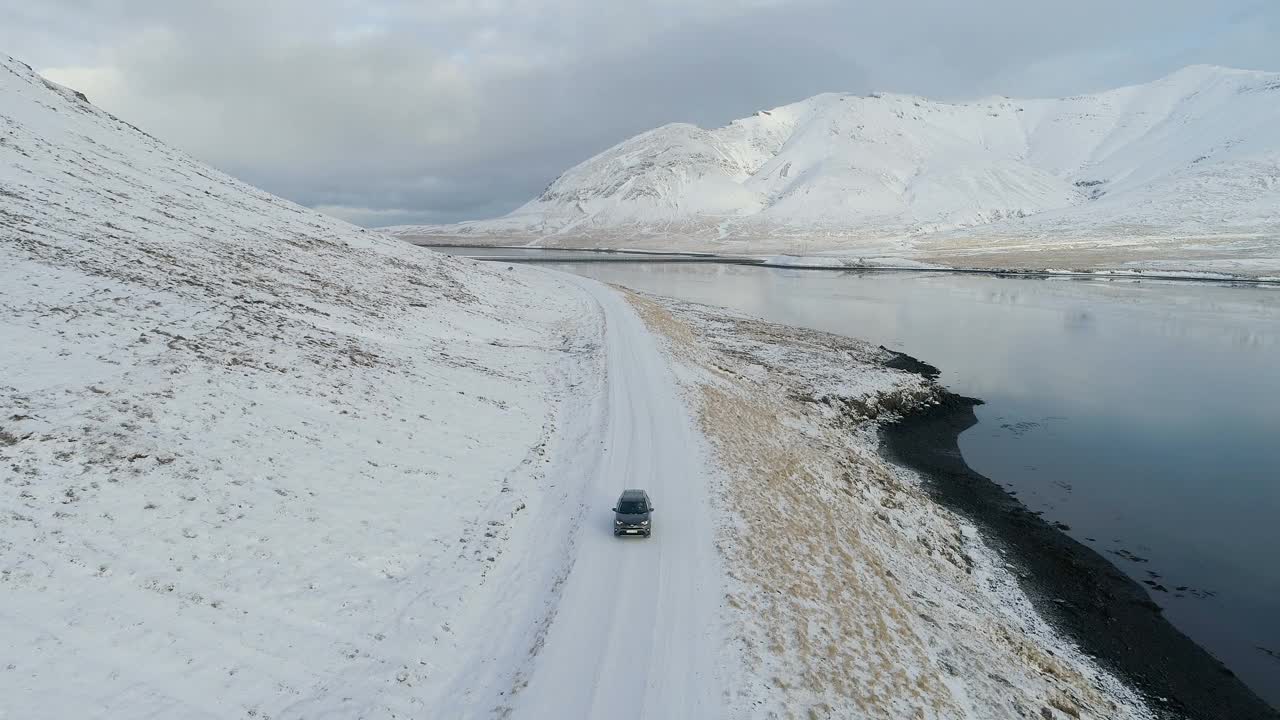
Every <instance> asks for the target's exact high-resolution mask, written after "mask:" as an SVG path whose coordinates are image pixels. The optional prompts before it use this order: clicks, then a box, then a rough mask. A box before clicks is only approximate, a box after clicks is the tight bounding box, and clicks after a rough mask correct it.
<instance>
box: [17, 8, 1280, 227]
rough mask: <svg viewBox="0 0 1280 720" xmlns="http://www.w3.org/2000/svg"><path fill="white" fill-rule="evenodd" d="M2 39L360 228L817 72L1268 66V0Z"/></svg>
mask: <svg viewBox="0 0 1280 720" xmlns="http://www.w3.org/2000/svg"><path fill="white" fill-rule="evenodd" d="M0 52H6V53H8V54H11V55H14V56H15V57H17V58H18V59H21V60H23V61H25V62H27V63H28V64H30V65H32V66H33V67H35V68H36V69H37V70H39V71H41V72H42V73H44V74H45V75H46V76H48V77H49V78H51V79H53V80H56V81H58V82H61V83H63V84H66V85H71V86H73V87H75V88H77V89H79V90H82V91H84V92H85V93H87V94H88V95H89V98H90V99H91V100H92V101H93V102H95V103H96V104H97V105H99V106H100V107H103V108H106V109H107V110H109V111H111V112H114V113H116V114H117V115H120V116H121V117H123V118H125V119H127V120H129V121H131V122H133V123H134V124H136V125H139V126H141V127H143V128H144V129H146V130H149V131H151V132H152V133H153V134H155V135H157V136H159V137H161V138H163V139H165V140H167V141H169V142H170V143H173V144H175V145H177V146H179V147H181V148H183V149H185V150H187V151H188V152H190V153H192V154H193V155H195V156H197V157H199V158H201V159H203V160H205V161H207V162H209V163H211V164H213V165H215V166H217V167H218V168H220V169H222V170H225V171H227V172H230V173H231V174H233V175H236V176H238V177H241V178H243V179H245V180H247V181H249V182H251V183H253V184H255V185H258V186H260V187H263V188H266V189H267V190H270V191H272V192H275V193H277V194H279V195H283V196H285V197H288V198H290V199H292V200H295V201H297V202H300V203H302V204H305V205H310V206H313V207H316V208H319V209H321V210H324V211H326V212H329V213H332V214H334V215H338V216H339V217H343V218H346V219H348V220H351V221H353V222H357V223H360V224H363V225H371V226H376V225H388V224H395V223H406V222H427V223H430V222H452V221H456V220H462V219H469V218H481V217H490V216H494V215H498V214H501V213H504V212H506V211H508V210H511V209H513V208H514V207H516V206H517V205H519V204H521V203H522V202H524V201H525V200H527V199H529V198H530V197H532V196H534V195H536V194H537V193H538V192H540V191H541V189H542V188H543V187H544V186H545V185H546V184H547V183H548V182H550V181H551V180H552V179H554V178H555V176H556V175H558V174H559V173H560V172H561V171H562V170H564V169H566V168H568V167H569V166H571V165H573V164H575V163H577V162H579V161H581V160H584V159H586V158H587V157H590V156H591V155H593V154H594V153H596V152H598V151H600V150H602V149H604V148H606V147H608V146H610V145H612V144H614V143H616V142H618V141H620V140H622V139H625V138H626V137H628V136H630V135H633V134H635V133H637V132H640V131H642V130H646V129H649V128H651V127H654V126H656V125H660V124H662V123H665V122H673V121H687V122H694V123H698V124H700V125H703V126H714V125H721V124H724V123H725V122H728V121H729V120H731V119H733V118H735V117H741V116H744V115H747V114H750V113H751V112H754V111H755V110H757V109H760V108H769V107H774V106H777V105H781V104H784V103H787V102H791V101H794V100H799V99H802V98H805V97H808V96H810V95H813V94H815V93H819V92H826V91H850V92H871V91H877V90H885V91H895V92H908V93H917V94H921V95H929V96H934V97H939V98H943V99H964V98H970V97H977V96H982V95H991V94H1000V95H1010V96H1056V95H1067V94H1075V93H1080V92H1088V91H1095V90H1101V89H1105V88H1108V87H1113V86H1117V85H1122V84H1126V83H1133V82H1144V81H1147V80H1151V79H1154V78H1156V77H1159V76H1161V75H1164V74H1166V73H1168V72H1171V71H1173V70H1175V69H1177V68H1179V67H1182V66H1184V65H1188V64H1192V63H1213V64H1219V65H1230V66H1235V67H1246V68H1251V69H1261V70H1276V71H1280V2H1277V1H1276V0H1196V1H1192V0H1070V1H1068V2H1064V1H1063V0H1052V1H1042V0H984V1H982V2H977V3H962V2H956V1H955V0H863V1H861V2H859V1H855V0H830V1H829V0H701V1H698V0H427V1H422V2H406V1H400V0H363V1H360V0H224V1H222V2H215V1H209V2H174V1H172V0H0Z"/></svg>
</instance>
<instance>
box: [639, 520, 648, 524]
mask: <svg viewBox="0 0 1280 720" xmlns="http://www.w3.org/2000/svg"><path fill="white" fill-rule="evenodd" d="M640 524H641V525H648V524H649V521H648V520H641V521H640Z"/></svg>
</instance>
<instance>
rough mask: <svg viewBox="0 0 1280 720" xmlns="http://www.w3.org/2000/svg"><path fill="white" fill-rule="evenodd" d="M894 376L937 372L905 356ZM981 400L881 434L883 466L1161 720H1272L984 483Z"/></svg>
mask: <svg viewBox="0 0 1280 720" xmlns="http://www.w3.org/2000/svg"><path fill="white" fill-rule="evenodd" d="M898 367H900V368H901V369H903V370H908V371H912V372H917V373H920V374H922V375H926V376H936V373H937V370H936V369H935V368H933V367H932V366H929V365H927V364H925V363H922V362H920V361H918V360H915V359H914V358H911V357H910V356H907V355H899V360H898ZM980 404H981V401H980V400H975V399H973V398H966V397H961V396H959V395H955V394H952V393H947V394H946V395H944V398H943V402H942V403H941V404H939V405H936V406H933V407H931V408H928V409H926V410H923V411H921V412H917V413H914V414H912V415H909V416H907V417H904V418H902V419H901V420H900V421H898V422H897V423H895V424H892V425H888V426H886V427H885V428H883V429H882V431H881V439H882V443H883V445H882V447H883V448H884V450H885V452H886V456H887V457H888V458H889V459H891V460H893V461H895V462H898V463H900V464H902V465H905V466H907V467H909V468H911V469H913V470H915V471H917V472H918V473H920V475H922V476H923V477H924V478H925V479H926V481H927V482H926V486H927V488H928V490H929V492H930V494H931V495H932V496H933V497H934V498H935V500H937V501H938V502H939V503H941V504H942V505H944V506H945V507H947V508H949V509H951V510H953V511H956V512H958V513H960V514H961V515H963V516H964V517H966V518H967V519H968V520H970V521H971V522H973V523H974V524H975V525H976V526H977V527H978V528H979V529H980V531H981V532H982V534H983V536H984V538H985V539H986V540H987V541H988V542H989V543H990V544H991V546H992V547H994V548H997V549H998V550H1000V551H1002V552H1003V553H1004V555H1005V557H1006V558H1007V559H1008V561H1009V562H1010V563H1011V564H1012V565H1013V566H1015V568H1017V569H1018V570H1021V571H1022V572H1019V573H1017V574H1018V577H1019V584H1020V586H1021V587H1022V590H1023V592H1024V593H1026V595H1027V597H1029V598H1030V599H1031V601H1032V603H1033V605H1034V606H1035V608H1036V610H1037V612H1039V613H1040V614H1041V615H1042V616H1043V617H1044V618H1045V619H1046V620H1048V621H1049V622H1050V623H1051V624H1053V625H1054V626H1055V627H1057V628H1058V629H1059V630H1060V631H1062V632H1063V633H1064V634H1065V635H1066V636H1068V637H1070V638H1071V639H1072V640H1073V641H1074V642H1075V643H1076V644H1077V645H1079V647H1080V648H1081V649H1082V650H1083V651H1084V652H1086V653H1088V654H1089V655H1092V656H1094V657H1096V658H1097V659H1098V660H1099V662H1101V663H1102V664H1103V665H1104V666H1105V667H1107V668H1109V669H1110V670H1112V671H1113V672H1115V673H1116V674H1117V675H1118V676H1119V677H1120V678H1122V679H1123V680H1124V681H1126V682H1127V683H1129V684H1130V685H1132V686H1133V687H1134V688H1135V689H1137V690H1139V691H1140V692H1142V693H1143V695H1144V696H1145V697H1146V699H1147V701H1148V703H1149V704H1150V705H1151V706H1152V708H1153V709H1156V710H1158V711H1159V712H1161V713H1163V714H1165V715H1166V716H1167V717H1178V718H1182V717H1185V718H1191V719H1193V720H1255V719H1256V720H1276V719H1277V718H1280V711H1278V710H1277V709H1275V708H1272V707H1271V706H1270V705H1268V704H1267V703H1266V702H1264V701H1263V700H1262V699H1261V698H1259V697H1258V696H1257V695H1256V694H1254V692H1253V691H1252V690H1251V689H1249V688H1248V687H1247V686H1246V685H1245V684H1244V683H1243V682H1241V681H1240V680H1239V679H1238V678H1237V677H1236V676H1235V674H1234V673H1232V672H1231V670H1229V669H1228V668H1227V667H1226V666H1225V665H1223V664H1222V663H1221V662H1220V661H1219V660H1217V659H1216V658H1214V657H1213V656H1212V655H1210V654H1209V653H1208V652H1207V651H1206V650H1204V649H1203V648H1201V647H1200V646H1199V645H1197V644H1196V643H1195V642H1193V641H1192V640H1191V639H1190V638H1188V637H1187V636H1186V635H1183V634H1182V632H1181V631H1179V630H1178V629H1177V628H1175V627H1174V626H1173V624H1172V623H1170V622H1169V621H1168V620H1166V619H1165V617H1164V615H1163V614H1162V611H1161V609H1160V608H1159V606H1157V605H1156V604H1155V603H1154V602H1152V601H1151V598H1150V596H1149V595H1148V594H1147V592H1146V590H1145V589H1144V588H1143V587H1142V586H1141V585H1140V584H1138V583H1137V582H1136V581H1134V580H1132V579H1130V578H1129V577H1128V576H1126V575H1124V574H1123V573H1122V572H1120V571H1119V570H1118V569H1117V568H1116V567H1115V566H1114V565H1112V564H1111V563H1110V562H1108V561H1107V560H1106V559H1105V558H1104V557H1103V556H1101V555H1100V554H1098V553H1097V552H1096V551H1094V550H1093V549H1091V548H1089V547H1087V546H1085V545H1083V544H1081V543H1079V542H1077V541H1075V540H1074V539H1072V538H1071V537H1070V536H1068V535H1067V534H1066V533H1064V532H1062V531H1061V530H1058V529H1057V528H1055V527H1053V526H1052V525H1050V524H1049V523H1048V522H1046V521H1045V520H1043V519H1042V518H1040V517H1039V516H1038V515H1036V514H1035V513H1033V512H1031V511H1030V510H1028V509H1027V507H1026V506H1025V505H1023V504H1022V502H1021V501H1019V500H1018V499H1017V498H1015V497H1014V496H1012V495H1010V494H1009V493H1008V492H1006V491H1005V490H1004V489H1003V488H1001V487H1000V486H999V485H997V484H996V483H994V482H993V481H991V480H990V479H988V478H987V477H985V476H983V475H980V474H978V473H977V472H974V471H973V470H972V469H971V468H970V467H969V466H968V465H967V464H966V463H965V461H964V459H963V456H962V455H961V452H960V447H959V436H960V434H961V433H962V432H964V431H965V430H967V429H968V428H970V427H972V426H973V425H974V424H976V423H977V418H976V416H975V415H974V412H973V408H974V406H976V405H980Z"/></svg>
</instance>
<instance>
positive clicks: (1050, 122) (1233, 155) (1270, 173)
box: [387, 66, 1280, 275]
mask: <svg viewBox="0 0 1280 720" xmlns="http://www.w3.org/2000/svg"><path fill="white" fill-rule="evenodd" d="M1278 208H1280V74H1275V73H1262V72H1251V71H1243V70H1232V69H1227V68H1220V67H1210V66H1192V67H1188V68H1185V69H1183V70H1181V71H1178V72H1176V73H1174V74H1172V75H1170V76H1168V77H1165V78H1161V79H1159V80H1156V81H1153V82H1150V83H1147V84H1144V85H1136V86H1131V87H1124V88H1119V89H1116V90H1111V91H1108V92H1103V93H1099V94H1095V95H1082V96H1076V97H1069V98H1059V99H1036V100H1015V99H1010V98H1004V97H995V98H987V99H982V100H977V101H972V102H964V103H945V102H937V101H932V100H928V99H925V98H921V97H914V96H908V95H894V94H876V95H872V96H854V95H847V94H825V95H818V96H815V97H812V98H809V99H807V100H803V101H801V102H797V103H794V104H791V105H785V106H783V107H779V108H774V109H772V110H767V111H760V112H758V113H756V114H755V115H754V116H752V117H749V118H744V119H741V120H735V121H734V122H732V123H730V124H729V125H727V126H725V127H721V128H716V129H712V130H704V129H702V128H698V127H695V126H693V125H688V124H672V125H666V126H663V127H660V128H657V129H655V130H652V131H649V132H646V133H642V134H640V135H637V136H636V137H633V138H631V139H629V140H626V141H624V142H622V143H620V144H618V145H616V146H615V147H613V148H610V149H608V150H606V151H604V152H602V153H600V154H599V155H596V156H595V157H593V158H590V159H588V160H586V161H585V162H583V163H581V164H579V165H577V166H575V167H573V168H571V169H569V170H568V171H566V172H565V173H564V174H563V175H561V176H560V177H559V178H558V179H557V180H556V181H555V182H553V183H552V184H551V185H550V186H549V187H548V188H547V189H546V191H545V192H543V193H542V195H540V196H539V197H537V198H535V199H534V200H532V201H530V202H529V203H527V204H525V205H524V206H522V207H520V208H519V209H517V210H515V211H513V212H512V213H510V214H509V215H506V216H504V217H501V218H497V219H493V220H484V221H477V222H467V223H461V224H458V225H448V226H400V227H394V228H388V229H387V231H388V232H391V233H394V234H397V235H400V236H402V237H405V238H406V239H411V240H414V241H416V242H442V243H456V244H489V243H500V244H506V243H528V244H533V245H545V246H560V247H622V246H626V247H641V248H651V249H668V250H677V249H678V250H707V251H719V252H732V253H739V254H758V255H769V254H791V255H813V254H819V253H838V254H845V255H853V256H858V257H863V258H876V257H881V256H889V257H908V258H913V259H916V260H920V261H925V262H940V263H943V264H947V265H951V266H965V267H1006V268H1024V269H1026V268H1031V269H1041V268H1045V267H1063V266H1065V267H1072V268H1090V269H1097V268H1122V267H1148V268H1160V269H1165V270H1192V271H1194V270H1206V271H1219V272H1228V273H1232V274H1241V275H1260V274H1271V275H1274V274H1276V272H1275V271H1276V270H1277V269H1280V209H1278Z"/></svg>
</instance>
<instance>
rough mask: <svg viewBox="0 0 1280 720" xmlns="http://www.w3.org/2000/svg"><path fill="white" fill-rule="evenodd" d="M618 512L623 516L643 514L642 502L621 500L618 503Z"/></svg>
mask: <svg viewBox="0 0 1280 720" xmlns="http://www.w3.org/2000/svg"><path fill="white" fill-rule="evenodd" d="M618 512H620V513H622V514H623V515H639V514H641V513H643V512H645V506H644V501H643V500H623V501H621V502H619V503H618Z"/></svg>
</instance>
